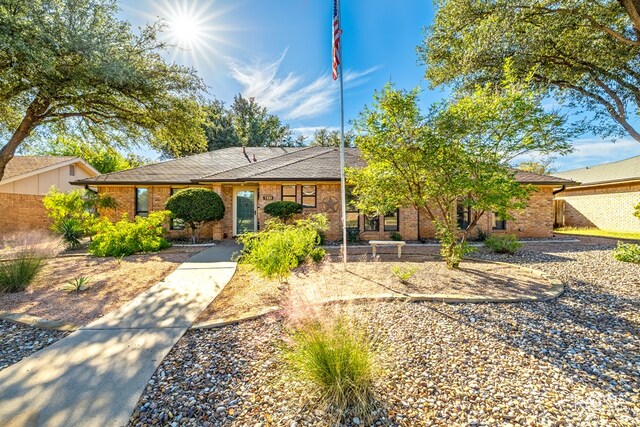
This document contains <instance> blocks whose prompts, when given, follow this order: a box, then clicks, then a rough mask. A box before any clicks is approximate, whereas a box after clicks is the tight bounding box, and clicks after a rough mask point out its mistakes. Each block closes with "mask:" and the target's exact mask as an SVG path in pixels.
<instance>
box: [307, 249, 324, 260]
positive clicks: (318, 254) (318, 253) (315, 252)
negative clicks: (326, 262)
mask: <svg viewBox="0 0 640 427" xmlns="http://www.w3.org/2000/svg"><path fill="white" fill-rule="evenodd" d="M326 255H327V251H325V250H324V249H323V248H313V249H312V250H311V252H309V257H310V258H311V259H312V260H313V262H321V261H322V260H323V259H324V257H325V256H326Z"/></svg>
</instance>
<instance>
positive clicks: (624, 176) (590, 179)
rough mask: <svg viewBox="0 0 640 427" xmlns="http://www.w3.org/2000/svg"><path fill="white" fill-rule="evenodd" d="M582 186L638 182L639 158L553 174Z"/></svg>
mask: <svg viewBox="0 0 640 427" xmlns="http://www.w3.org/2000/svg"><path fill="white" fill-rule="evenodd" d="M555 175H556V176H559V177H561V178H566V179H572V180H574V181H578V182H581V183H582V185H588V184H598V183H610V182H622V181H634V180H640V156H635V157H631V158H629V159H625V160H619V161H617V162H611V163H604V164H601V165H596V166H589V167H585V168H578V169H571V170H568V171H565V172H558V173H556V174H555Z"/></svg>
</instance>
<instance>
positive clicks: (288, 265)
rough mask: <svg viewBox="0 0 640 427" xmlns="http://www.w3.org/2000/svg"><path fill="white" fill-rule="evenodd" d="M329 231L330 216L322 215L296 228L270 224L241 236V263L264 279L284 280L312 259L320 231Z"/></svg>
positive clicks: (282, 224)
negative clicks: (242, 245)
mask: <svg viewBox="0 0 640 427" xmlns="http://www.w3.org/2000/svg"><path fill="white" fill-rule="evenodd" d="M327 228H328V225H327V217H326V216H324V215H322V214H319V215H313V216H311V217H310V218H308V219H304V220H298V221H296V222H295V223H294V224H292V225H287V224H284V223H282V222H279V221H267V225H266V227H265V229H264V230H262V231H259V232H256V233H245V234H243V235H241V236H240V237H238V242H239V243H241V244H244V249H243V251H242V254H241V256H240V258H239V261H240V262H242V263H244V264H248V265H250V266H251V267H252V268H253V269H255V270H257V271H258V272H259V273H260V274H261V275H262V276H263V277H267V278H274V277H275V278H278V279H279V280H283V279H284V278H286V277H287V276H288V275H289V273H290V271H291V269H293V268H295V267H297V266H298V265H299V264H300V263H301V262H303V261H304V260H306V259H307V258H308V257H309V256H311V253H312V251H313V250H314V248H315V247H316V246H317V245H318V243H319V241H320V237H319V232H320V231H322V230H326V229H327ZM318 254H319V252H318ZM316 256H317V255H316Z"/></svg>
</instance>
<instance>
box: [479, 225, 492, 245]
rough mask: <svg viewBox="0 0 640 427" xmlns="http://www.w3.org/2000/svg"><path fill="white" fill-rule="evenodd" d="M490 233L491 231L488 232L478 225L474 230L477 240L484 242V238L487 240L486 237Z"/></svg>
mask: <svg viewBox="0 0 640 427" xmlns="http://www.w3.org/2000/svg"><path fill="white" fill-rule="evenodd" d="M490 235H491V233H489V232H488V231H487V230H485V229H484V228H481V227H478V230H477V231H476V240H477V241H478V242H484V241H485V240H487V237H489V236H490Z"/></svg>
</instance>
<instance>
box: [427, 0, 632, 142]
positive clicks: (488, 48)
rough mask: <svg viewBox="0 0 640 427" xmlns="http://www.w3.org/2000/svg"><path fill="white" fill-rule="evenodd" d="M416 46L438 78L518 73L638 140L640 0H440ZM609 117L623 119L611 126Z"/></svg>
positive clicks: (610, 130)
mask: <svg viewBox="0 0 640 427" xmlns="http://www.w3.org/2000/svg"><path fill="white" fill-rule="evenodd" d="M436 5H437V12H436V16H435V21H434V24H433V25H432V26H431V27H429V28H428V29H427V31H426V38H425V40H424V43H423V44H422V45H421V46H419V47H418V53H419V55H420V58H421V60H422V61H423V62H424V63H425V64H426V66H427V69H426V78H427V79H428V80H429V81H430V82H431V83H432V84H433V85H434V86H438V85H441V84H453V85H454V86H456V87H458V88H462V89H464V88H470V87H471V88H473V87H474V86H475V85H476V84H478V83H481V84H483V83H486V82H496V81H499V80H500V79H501V78H502V66H503V64H504V61H505V59H507V58H513V70H514V72H516V73H517V74H519V75H520V76H526V75H528V74H529V73H530V72H533V77H534V79H533V83H534V84H536V86H537V87H538V88H542V89H545V90H547V93H548V94H552V95H554V96H556V97H558V98H559V99H561V100H562V101H563V102H565V101H566V102H568V105H570V106H574V107H582V108H584V111H587V112H588V114H589V117H588V118H589V119H591V117H590V114H592V113H593V114H595V120H589V122H588V124H589V125H590V127H591V129H592V130H593V131H595V132H598V133H600V134H602V135H603V136H610V135H624V134H625V133H626V134H628V135H629V136H631V137H632V138H633V139H635V140H636V141H638V142H640V128H639V127H638V111H639V109H640V56H639V55H638V54H639V53H640V2H638V1H637V0H636V1H634V0H617V1H616V0H596V1H594V0H554V1H550V0H519V1H513V0H481V1H475V0H438V1H437V2H436ZM611 119H613V122H614V123H615V124H617V126H615V125H614V126H612V122H611Z"/></svg>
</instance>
